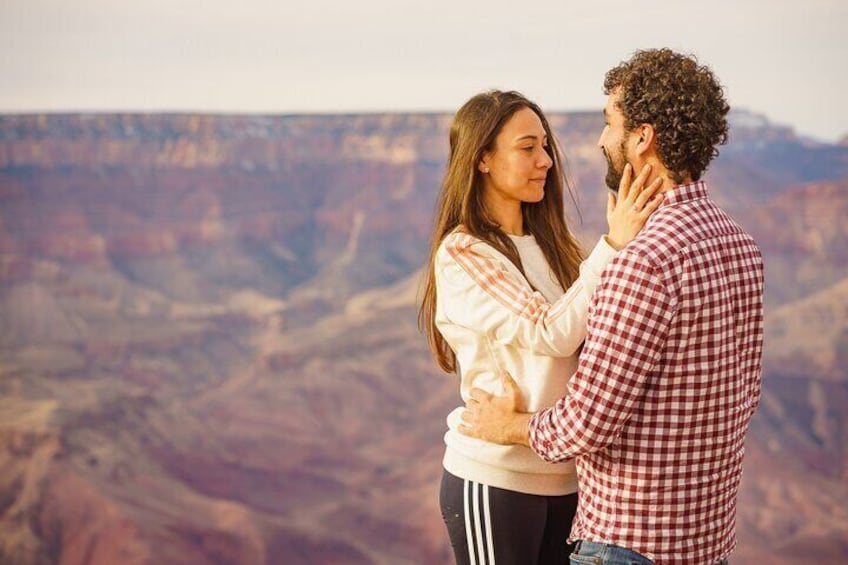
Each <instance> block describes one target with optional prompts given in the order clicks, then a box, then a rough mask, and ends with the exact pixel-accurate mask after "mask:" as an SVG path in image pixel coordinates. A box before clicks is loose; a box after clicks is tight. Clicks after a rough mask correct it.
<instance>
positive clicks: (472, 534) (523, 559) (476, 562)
mask: <svg viewBox="0 0 848 565" xmlns="http://www.w3.org/2000/svg"><path fill="white" fill-rule="evenodd" d="M439 498H440V502H441V507H442V518H443V519H444V521H445V525H446V526H447V529H448V536H449V537H450V541H451V545H452V546H453V552H454V556H455V558H456V563H457V565H563V564H564V563H568V556H569V554H570V553H571V550H572V546H571V545H568V544H567V543H566V539H567V538H568V533H569V531H571V522H572V521H573V520H574V513H575V512H576V511H577V494H576V493H575V494H568V495H565V496H539V495H535V494H524V493H520V492H515V491H511V490H504V489H499V488H495V487H490V486H488V485H483V484H480V483H477V482H474V481H469V480H465V479H460V478H459V477H455V476H453V475H451V474H450V473H448V472H447V471H445V472H444V474H443V475H442V486H441V492H440V496H439Z"/></svg>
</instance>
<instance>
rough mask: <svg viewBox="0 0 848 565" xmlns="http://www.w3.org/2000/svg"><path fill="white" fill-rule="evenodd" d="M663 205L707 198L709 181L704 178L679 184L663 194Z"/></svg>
mask: <svg viewBox="0 0 848 565" xmlns="http://www.w3.org/2000/svg"><path fill="white" fill-rule="evenodd" d="M663 196H664V198H663V203H662V205H663V206H672V205H674V204H682V203H683V202H689V201H690V200H701V199H702V198H707V196H708V195H707V183H705V182H704V181H702V180H699V181H695V182H691V183H688V184H678V185H677V186H675V187H673V188H672V189H671V190H668V191H666V192H665V194H664V195H663Z"/></svg>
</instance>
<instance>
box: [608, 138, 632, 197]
mask: <svg viewBox="0 0 848 565" xmlns="http://www.w3.org/2000/svg"><path fill="white" fill-rule="evenodd" d="M603 151H604V157H606V159H607V176H606V178H605V179H604V182H606V183H607V187H608V188H609V189H610V190H612V191H614V192H618V186H619V185H620V184H621V177H622V176H623V175H624V165H625V164H626V163H627V161H626V160H625V159H624V141H623V140H622V141H621V143H620V144H619V146H618V155H619V156H620V157H621V166H620V167H617V166H616V164H615V163H613V160H612V157H611V156H610V154H609V153H608V152H607V150H606V149H604V150H603Z"/></svg>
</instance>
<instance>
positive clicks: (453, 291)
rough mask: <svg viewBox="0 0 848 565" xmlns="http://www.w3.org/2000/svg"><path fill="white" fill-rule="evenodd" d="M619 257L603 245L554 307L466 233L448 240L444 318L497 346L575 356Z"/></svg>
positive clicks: (440, 268)
mask: <svg viewBox="0 0 848 565" xmlns="http://www.w3.org/2000/svg"><path fill="white" fill-rule="evenodd" d="M614 254H615V251H614V250H613V249H612V248H611V247H609V246H608V245H607V244H606V243H603V242H599V243H598V245H597V246H596V247H595V250H593V252H592V254H591V255H590V256H589V258H587V259H586V260H585V261H584V262H583V263H582V264H581V266H580V276H579V277H578V280H577V281H575V282H574V284H573V285H571V287H569V288H568V290H567V291H566V292H565V294H564V295H563V296H562V297H561V298H559V299H558V300H557V301H556V302H554V303H549V302H548V301H547V300H546V299H545V297H544V296H543V295H542V294H541V293H539V292H536V291H534V290H533V289H532V287H531V286H530V285H529V283H528V282H527V280H526V279H525V278H524V277H523V276H522V275H521V273H520V272H519V271H518V270H517V269H515V268H514V267H513V266H512V265H507V264H506V262H507V260H506V258H503V257H502V256H501V255H500V254H498V253H496V252H494V251H493V250H492V249H491V247H490V246H489V245H488V244H486V243H484V242H481V241H480V240H478V239H476V238H474V237H472V236H469V235H467V234H463V233H454V234H451V235H449V236H448V237H447V238H445V242H444V243H443V245H442V247H441V249H440V257H439V258H438V259H437V271H436V284H437V292H438V294H439V301H440V302H441V304H442V305H443V306H442V308H443V312H444V315H445V317H446V318H447V319H448V320H449V321H450V322H451V323H453V324H456V325H459V326H463V327H467V328H470V329H473V330H474V331H476V332H480V333H483V334H485V335H487V336H489V337H490V338H492V339H493V340H494V341H495V342H497V343H501V344H505V345H512V346H515V347H522V348H525V349H529V350H531V351H533V352H535V353H538V354H541V355H550V356H556V357H565V356H569V355H573V354H574V353H575V352H576V351H577V349H578V348H579V347H580V345H581V344H582V343H583V339H584V338H585V337H586V320H587V311H588V308H589V299H590V298H591V296H592V292H593V291H594V289H595V286H596V285H597V283H598V280H599V278H600V273H601V271H603V269H604V267H605V266H606V264H607V263H608V262H609V260H610V259H611V258H612V256H613V255H614Z"/></svg>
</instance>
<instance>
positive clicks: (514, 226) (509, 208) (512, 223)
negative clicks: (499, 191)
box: [485, 192, 524, 235]
mask: <svg viewBox="0 0 848 565" xmlns="http://www.w3.org/2000/svg"><path fill="white" fill-rule="evenodd" d="M485 201H486V211H487V212H488V214H489V216H491V217H492V219H493V220H495V222H497V224H498V226H499V227H500V229H501V231H503V232H504V233H506V234H509V235H524V216H523V215H522V213H521V202H519V201H517V200H506V199H504V198H499V197H498V196H496V195H493V194H492V193H491V192H489V194H488V198H486V199H485Z"/></svg>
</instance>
